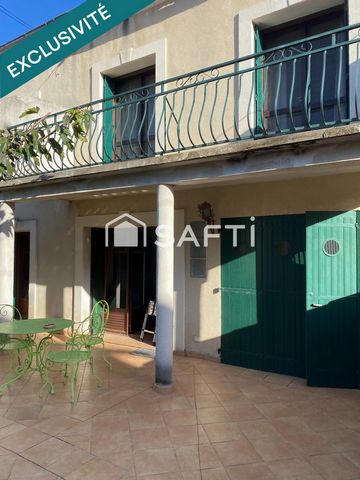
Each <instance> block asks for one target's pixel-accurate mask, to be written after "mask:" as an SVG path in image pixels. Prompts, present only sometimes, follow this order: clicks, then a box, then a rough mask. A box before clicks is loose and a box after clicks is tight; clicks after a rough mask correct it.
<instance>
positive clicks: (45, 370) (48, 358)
mask: <svg viewBox="0 0 360 480" xmlns="http://www.w3.org/2000/svg"><path fill="white" fill-rule="evenodd" d="M58 347H59V346H58ZM92 355H93V351H92V349H90V348H86V347H83V348H80V347H78V346H77V345H76V344H72V345H66V349H65V350H64V347H63V346H62V348H61V349H59V348H57V349H56V348H55V343H54V339H53V337H52V336H51V337H46V338H44V339H43V340H42V341H41V342H40V344H39V366H40V374H41V377H42V379H43V382H44V383H43V385H42V387H41V389H40V397H42V396H43V391H44V389H45V388H46V386H47V385H48V386H49V387H50V393H51V394H52V395H54V393H55V387H54V383H53V382H52V381H51V380H50V376H49V374H51V373H53V374H56V373H60V374H62V375H63V376H64V378H65V377H67V369H68V368H70V370H71V373H70V381H71V403H73V404H74V403H75V385H76V382H77V374H78V370H79V366H80V364H81V363H83V362H87V361H89V363H90V364H91V365H92ZM96 378H97V377H96ZM97 380H98V382H99V384H101V381H100V379H99V378H97Z"/></svg>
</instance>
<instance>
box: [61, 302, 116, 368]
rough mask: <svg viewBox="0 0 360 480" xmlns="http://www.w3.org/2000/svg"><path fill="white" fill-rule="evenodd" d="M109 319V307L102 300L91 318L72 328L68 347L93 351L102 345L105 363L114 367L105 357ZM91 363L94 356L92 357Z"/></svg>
mask: <svg viewBox="0 0 360 480" xmlns="http://www.w3.org/2000/svg"><path fill="white" fill-rule="evenodd" d="M108 319H109V305H108V303H107V302H106V301H105V300H100V301H99V302H97V303H95V305H94V306H93V308H92V310H91V313H90V316H89V317H87V318H85V320H83V321H82V322H75V323H74V326H73V328H72V332H71V336H70V338H69V339H68V340H67V341H66V346H67V347H68V346H73V347H74V346H75V347H77V348H85V349H87V350H93V349H94V348H95V346H96V345H102V348H103V358H104V361H105V362H106V363H107V364H108V365H109V368H110V370H111V369H112V365H111V363H110V362H109V360H107V358H106V356H105V342H104V334H105V328H106V324H107V321H108ZM90 361H91V363H92V362H93V356H92V355H91V359H90Z"/></svg>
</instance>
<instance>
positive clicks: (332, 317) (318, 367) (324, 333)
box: [306, 212, 359, 388]
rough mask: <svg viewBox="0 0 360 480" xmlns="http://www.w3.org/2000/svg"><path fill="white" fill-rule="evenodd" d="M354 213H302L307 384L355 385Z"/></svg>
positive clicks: (355, 259)
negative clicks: (305, 251) (305, 253)
mask: <svg viewBox="0 0 360 480" xmlns="http://www.w3.org/2000/svg"><path fill="white" fill-rule="evenodd" d="M357 237H358V234H357V225H356V212H346V213H340V212H320V213H315V212H311V213H308V214H307V323H306V325H307V377H308V383H309V385H313V386H327V387H351V388H352V387H357V386H358V385H359V308H358V271H357V269H358V265H357V262H358V260H357V242H358V238H357Z"/></svg>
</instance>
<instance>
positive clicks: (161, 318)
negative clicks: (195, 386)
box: [155, 185, 174, 393]
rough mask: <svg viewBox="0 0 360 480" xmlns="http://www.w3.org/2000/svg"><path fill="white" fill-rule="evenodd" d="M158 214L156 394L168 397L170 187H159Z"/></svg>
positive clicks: (171, 296) (170, 369) (171, 252)
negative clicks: (163, 394) (164, 394)
mask: <svg viewBox="0 0 360 480" xmlns="http://www.w3.org/2000/svg"><path fill="white" fill-rule="evenodd" d="M157 213H158V230H157V234H158V241H157V261H156V301H157V305H156V362H155V363H156V372H155V390H156V391H159V392H164V393H167V392H171V391H172V387H173V350H174V347H173V335H174V334H173V330H174V194H173V192H172V190H171V188H170V187H168V186H167V185H159V186H158V191H157ZM159 227H160V228H159Z"/></svg>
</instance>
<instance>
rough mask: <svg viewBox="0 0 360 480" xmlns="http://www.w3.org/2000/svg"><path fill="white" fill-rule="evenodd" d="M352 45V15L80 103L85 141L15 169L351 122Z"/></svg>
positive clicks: (355, 31) (358, 28) (359, 35)
mask: <svg viewBox="0 0 360 480" xmlns="http://www.w3.org/2000/svg"><path fill="white" fill-rule="evenodd" d="M359 49H360V24H357V25H352V26H348V27H344V28H340V29H337V30H333V31H330V32H326V33H323V34H321V35H316V36H313V37H308V38H305V39H303V40H301V41H296V42H292V43H288V44H286V45H282V46H280V47H277V48H276V49H272V50H266V51H262V52H258V53H255V54H253V55H248V56H246V57H242V58H237V59H235V60H232V61H229V62H225V63H222V64H219V65H214V66H211V67H209V68H204V69H202V70H198V71H195V72H192V73H188V74H186V75H181V76H178V77H176V78H170V79H168V80H166V81H163V82H159V83H155V84H153V85H148V86H147V87H144V88H141V89H136V90H132V91H128V92H126V93H123V94H120V95H117V96H113V97H110V98H105V99H102V100H99V101H96V102H92V103H89V104H87V105H83V106H82V107H85V108H89V109H91V110H92V112H93V117H94V122H93V123H92V124H91V126H90V128H89V131H88V132H87V140H88V141H87V142H86V143H81V142H78V144H77V145H76V148H75V150H74V151H72V152H70V151H67V152H66V154H65V157H64V158H60V156H57V155H55V156H54V158H53V159H52V161H50V162H49V161H47V160H46V159H45V158H42V159H40V162H37V164H35V163H34V162H33V161H25V159H21V160H19V161H18V162H17V163H16V165H15V172H14V174H13V177H14V178H19V177H25V176H31V175H38V174H44V173H47V172H55V171H59V170H65V169H71V168H78V167H84V166H90V165H99V164H102V163H110V162H116V161H124V160H131V159H135V158H146V157H152V156H158V155H164V154H167V153H171V152H179V151H183V150H187V149H193V148H199V147H204V146H209V145H217V144H222V143H227V142H234V141H241V140H244V139H258V138H264V137H270V136H275V135H282V134H288V133H293V132H301V131H305V130H311V129H319V128H324V127H331V126H335V125H344V124H349V123H351V122H358V121H359V120H360V117H359V114H360V57H359V53H360V52H359ZM63 115H64V112H59V113H56V114H54V115H53V116H52V117H51V119H50V123H52V124H54V125H55V124H56V123H58V122H60V123H61V121H62V117H63ZM23 125H24V124H23ZM13 128H18V129H19V128H22V125H18V126H16V127H13Z"/></svg>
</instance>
